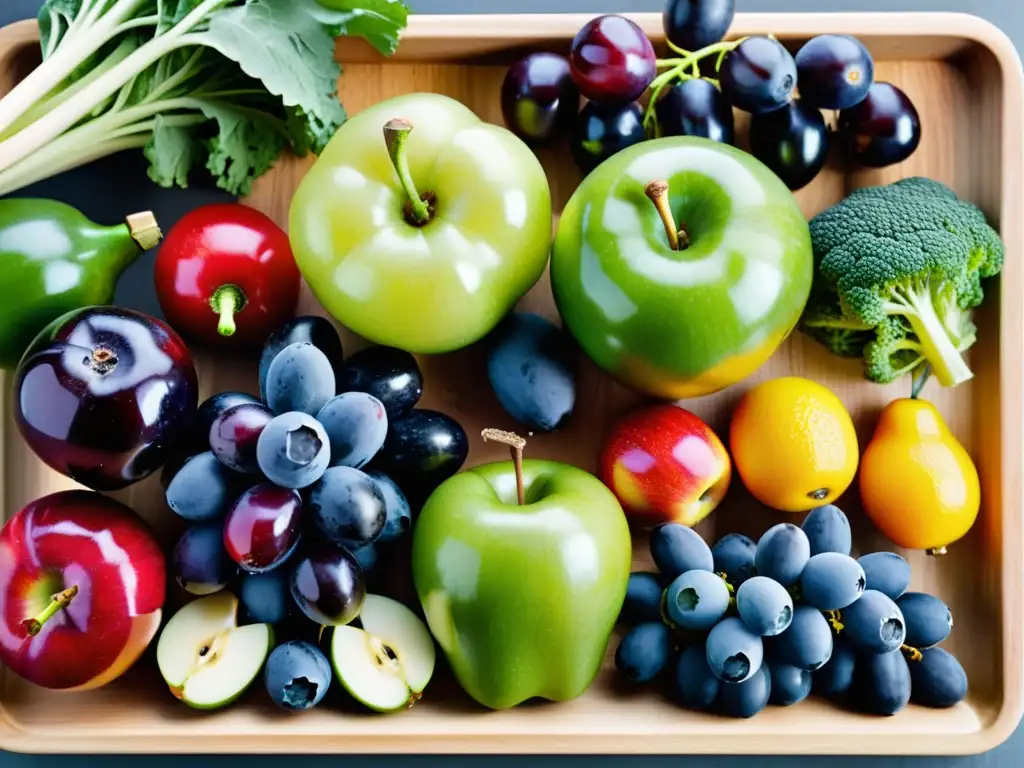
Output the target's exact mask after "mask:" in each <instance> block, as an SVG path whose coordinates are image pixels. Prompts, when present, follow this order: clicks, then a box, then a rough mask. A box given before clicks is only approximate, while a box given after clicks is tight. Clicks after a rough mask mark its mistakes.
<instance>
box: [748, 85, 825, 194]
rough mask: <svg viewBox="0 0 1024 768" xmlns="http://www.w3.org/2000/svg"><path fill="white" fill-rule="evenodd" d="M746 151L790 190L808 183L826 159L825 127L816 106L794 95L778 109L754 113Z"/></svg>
mask: <svg viewBox="0 0 1024 768" xmlns="http://www.w3.org/2000/svg"><path fill="white" fill-rule="evenodd" d="M750 151H751V154H753V155H754V157H756V158H757V159H758V160H760V161H761V162H762V163H764V164H765V165H767V166H768V167H769V168H771V169H772V171H774V172H775V175H776V176H778V177H779V178H780V179H782V181H783V183H784V184H785V185H786V186H787V187H789V188H790V189H791V190H793V191H796V190H798V189H802V188H804V187H806V186H807V185H808V184H810V183H811V182H812V181H814V179H815V178H816V177H817V175H818V174H819V173H820V172H821V169H822V168H824V167H825V161H826V160H827V159H828V128H827V127H826V126H825V118H823V117H822V116H821V111H820V110H819V109H817V108H816V107H812V106H810V105H808V104H804V103H803V102H802V101H801V100H800V99H794V100H793V101H791V102H790V103H789V104H786V105H784V106H783V107H782V108H781V109H776V110H773V111H771V112H766V113H764V114H759V115H754V117H753V118H752V119H751V121H750Z"/></svg>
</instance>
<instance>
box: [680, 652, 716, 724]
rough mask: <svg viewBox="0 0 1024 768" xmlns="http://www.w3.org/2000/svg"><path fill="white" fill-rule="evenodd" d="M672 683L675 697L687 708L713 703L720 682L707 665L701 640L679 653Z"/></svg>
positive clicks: (703, 707)
mask: <svg viewBox="0 0 1024 768" xmlns="http://www.w3.org/2000/svg"><path fill="white" fill-rule="evenodd" d="M673 683H674V693H675V696H676V699H677V700H678V701H679V703H680V704H681V705H682V706H684V707H686V708H687V709H707V708H708V707H710V706H711V705H712V704H713V703H714V701H715V699H716V698H717V696H718V692H719V689H720V688H721V686H722V683H721V682H720V681H719V679H718V678H717V677H715V673H714V672H712V671H711V667H710V666H708V659H707V650H706V648H705V645H704V643H703V642H700V643H695V644H694V645H690V646H688V647H687V648H686V649H685V650H684V651H683V652H682V653H681V654H679V660H678V662H677V663H676V674H675V677H674V678H673Z"/></svg>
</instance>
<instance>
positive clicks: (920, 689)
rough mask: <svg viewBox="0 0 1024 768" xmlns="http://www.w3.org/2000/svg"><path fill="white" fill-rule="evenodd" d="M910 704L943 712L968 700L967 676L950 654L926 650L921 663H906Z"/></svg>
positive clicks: (942, 650) (930, 649)
mask: <svg viewBox="0 0 1024 768" xmlns="http://www.w3.org/2000/svg"><path fill="white" fill-rule="evenodd" d="M907 666H908V667H909V668H910V681H911V688H910V691H911V693H910V700H911V701H913V702H914V703H915V704H921V705H922V706H925V707H933V708H936V709H945V708H946V707H952V706H955V705H956V704H959V703H960V702H961V701H963V700H964V699H965V698H966V697H967V673H966V672H964V668H963V667H962V666H960V662H959V661H957V660H956V657H955V656H953V654H951V653H949V651H946V650H944V649H942V648H925V649H924V650H923V651H921V660H920V661H908V662H907Z"/></svg>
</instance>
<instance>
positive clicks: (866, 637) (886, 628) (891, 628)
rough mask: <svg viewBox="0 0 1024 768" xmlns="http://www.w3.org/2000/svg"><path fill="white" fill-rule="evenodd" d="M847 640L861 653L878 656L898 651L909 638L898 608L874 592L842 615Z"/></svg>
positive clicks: (870, 592)
mask: <svg viewBox="0 0 1024 768" xmlns="http://www.w3.org/2000/svg"><path fill="white" fill-rule="evenodd" d="M842 622H843V626H844V630H845V634H846V637H847V639H849V641H850V644H851V645H853V647H854V649H855V650H856V651H858V652H859V653H867V654H878V653H888V652H890V651H894V650H899V647H900V646H901V645H903V641H904V639H905V638H906V633H907V622H906V620H905V619H904V618H903V613H902V612H901V611H900V609H899V606H897V605H896V603H894V602H893V601H892V600H890V599H889V598H888V597H886V596H885V595H883V594H882V593H881V592H876V591H875V590H873V589H867V590H864V594H863V595H861V596H860V599H859V600H858V601H857V602H855V603H853V604H852V605H850V606H848V607H847V608H846V609H845V610H844V611H843V613H842Z"/></svg>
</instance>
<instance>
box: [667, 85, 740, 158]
mask: <svg viewBox="0 0 1024 768" xmlns="http://www.w3.org/2000/svg"><path fill="white" fill-rule="evenodd" d="M654 115H655V119H656V120H657V126H658V136H701V137H703V138H705V139H710V140H711V141H718V142H721V143H723V144H732V143H733V141H734V140H735V125H734V119H733V113H732V105H731V104H730V103H729V102H728V101H726V100H725V97H724V96H722V92H721V91H720V90H718V89H717V88H715V86H714V85H712V84H711V83H709V82H708V81H707V80H696V79H695V80H683V81H682V82H681V83H678V84H676V85H673V86H672V87H671V88H669V89H667V90H666V91H665V92H664V94H663V95H662V96H661V98H659V99H658V103H657V104H656V105H655V107H654Z"/></svg>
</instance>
